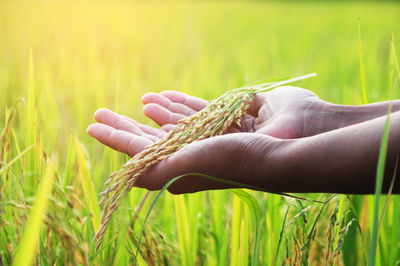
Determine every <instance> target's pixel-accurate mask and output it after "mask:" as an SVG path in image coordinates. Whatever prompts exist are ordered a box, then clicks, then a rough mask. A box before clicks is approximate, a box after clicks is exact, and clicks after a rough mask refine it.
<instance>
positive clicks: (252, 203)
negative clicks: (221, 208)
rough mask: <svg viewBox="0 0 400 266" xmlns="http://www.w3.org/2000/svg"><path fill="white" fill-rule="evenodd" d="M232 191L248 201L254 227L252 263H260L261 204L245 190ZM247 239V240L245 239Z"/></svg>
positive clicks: (244, 200)
mask: <svg viewBox="0 0 400 266" xmlns="http://www.w3.org/2000/svg"><path fill="white" fill-rule="evenodd" d="M230 192H231V193H233V194H234V195H236V196H238V197H239V198H240V199H241V200H242V201H243V202H245V203H246V205H247V206H248V208H249V210H250V214H251V218H252V220H251V221H252V224H253V228H254V245H253V253H252V260H251V265H259V264H260V262H259V250H260V206H259V204H258V202H257V200H256V198H255V197H253V196H252V195H251V194H250V193H248V192H246V191H244V190H240V189H238V190H236V189H235V190H233V189H232V190H230ZM245 241H246V240H245Z"/></svg>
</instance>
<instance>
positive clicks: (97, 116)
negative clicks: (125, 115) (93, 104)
mask: <svg viewBox="0 0 400 266" xmlns="http://www.w3.org/2000/svg"><path fill="white" fill-rule="evenodd" d="M110 113H111V114H112V113H114V112H113V111H111V110H110V109H107V108H100V109H98V110H96V112H94V119H95V120H96V121H99V120H101V119H102V118H103V117H105V116H106V115H108V114H110Z"/></svg>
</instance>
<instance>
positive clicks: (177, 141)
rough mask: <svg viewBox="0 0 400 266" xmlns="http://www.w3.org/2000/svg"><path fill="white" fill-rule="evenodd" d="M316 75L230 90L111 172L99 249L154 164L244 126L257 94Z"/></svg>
mask: <svg viewBox="0 0 400 266" xmlns="http://www.w3.org/2000/svg"><path fill="white" fill-rule="evenodd" d="M315 75H316V74H315V73H313V74H308V75H304V76H300V77H297V78H293V79H288V80H284V81H278V82H272V83H266V84H260V85H255V86H251V87H243V88H238V89H234V90H230V91H227V92H226V93H225V94H223V95H222V96H220V97H219V98H217V99H216V100H214V101H211V102H210V103H209V104H208V105H207V106H206V107H205V108H204V109H202V110H201V111H199V112H197V113H195V114H193V115H191V116H189V117H186V118H184V119H182V120H180V121H179V122H178V123H177V124H176V125H175V126H174V127H173V128H172V129H171V130H170V131H169V132H168V133H167V134H166V135H165V136H164V137H163V138H161V139H160V140H159V141H157V142H155V143H153V144H150V145H148V146H147V147H146V148H145V149H144V150H143V151H142V152H140V153H138V154H136V155H135V156H134V157H132V158H131V159H130V160H129V161H128V162H126V163H125V164H124V165H123V166H122V167H121V168H120V169H119V170H118V171H116V172H114V173H112V174H111V175H110V177H109V179H108V180H107V181H106V182H105V186H106V187H108V188H107V189H106V190H105V191H103V192H101V193H100V195H101V196H102V198H101V200H100V203H99V204H100V205H103V204H104V209H103V212H102V214H101V219H100V223H101V224H100V227H99V230H98V231H97V233H96V235H95V237H94V241H95V242H96V249H97V250H98V249H99V247H100V246H101V243H102V241H103V238H104V234H105V232H106V230H107V227H108V225H109V223H110V221H111V217H112V215H113V213H114V212H115V211H116V210H117V209H118V207H119V204H120V202H121V200H122V198H123V197H124V196H125V195H126V194H127V193H128V192H129V191H130V190H131V189H132V187H133V186H134V185H135V182H136V180H137V179H138V178H139V177H140V176H141V175H142V174H143V173H144V172H146V171H147V170H148V169H149V168H150V167H151V166H153V165H155V164H157V163H158V162H160V161H162V160H165V159H167V158H168V157H169V156H171V155H173V154H174V153H175V152H177V151H179V150H180V149H182V148H183V147H185V146H186V145H188V144H190V143H192V142H195V141H200V140H203V139H206V138H210V137H213V136H218V135H221V134H223V133H224V132H225V131H226V130H227V129H228V128H229V127H230V126H231V125H232V124H233V123H235V124H238V125H240V121H241V118H242V117H243V115H244V114H245V113H246V111H247V109H248V108H249V107H250V104H251V102H252V100H253V99H254V96H255V95H256V93H258V92H261V91H266V90H269V89H272V88H275V87H278V86H280V85H284V84H287V83H290V82H294V81H298V80H302V79H305V78H309V77H312V76H315Z"/></svg>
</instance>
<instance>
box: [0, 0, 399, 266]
mask: <svg viewBox="0 0 400 266" xmlns="http://www.w3.org/2000/svg"><path fill="white" fill-rule="evenodd" d="M391 36H392V37H391ZM392 39H393V41H391V40H392ZM360 44H361V47H362V48H361V47H360ZM395 49H396V50H397V51H398V53H400V52H399V51H400V3H398V2H397V3H396V2H352V3H349V2H346V1H343V2H330V1H329V2H323V1H311V2H303V1H300V2H296V1H283V2H278V1H276V2H269V1H234V2H228V1H215V2H213V1H177V2H175V1H172V2H169V1H105V0H104V1H95V0H93V1H11V0H5V1H0V93H1V94H0V95H1V97H0V132H1V133H0V134H1V135H0V265H11V264H14V265H30V264H35V265H82V264H83V265H135V264H139V265H368V264H369V265H382V266H386V265H400V197H399V195H389V196H387V195H382V196H380V208H379V212H376V210H377V208H376V207H375V206H374V196H373V195H372V196H351V195H331V194H301V195H298V196H301V197H305V198H308V199H312V200H317V201H321V202H324V203H323V204H322V203H317V202H312V201H304V200H296V199H293V198H287V197H282V196H280V195H273V194H268V193H263V192H259V191H251V190H245V189H241V190H238V189H235V190H223V191H206V192H198V193H194V194H185V195H172V194H170V193H168V192H167V191H165V192H160V193H159V192H157V191H153V192H150V193H149V194H146V190H144V189H140V188H133V189H132V190H131V192H130V193H129V195H128V196H127V197H126V198H125V199H124V200H123V202H122V204H121V206H120V208H119V210H118V211H117V212H116V214H115V215H114V216H113V219H112V222H111V225H110V227H109V229H108V231H107V233H106V236H105V239H104V242H103V245H102V246H101V248H100V249H99V250H97V251H96V245H95V243H94V242H93V237H94V234H95V231H96V230H97V229H98V228H99V225H100V213H101V211H102V208H101V207H99V206H98V202H99V200H100V196H98V193H99V192H101V191H103V190H104V189H105V186H104V184H103V183H104V181H105V180H106V179H107V178H108V176H109V174H110V173H112V172H114V171H115V170H117V169H118V168H119V167H120V166H121V165H122V164H123V163H125V162H126V161H127V160H128V157H127V156H126V155H123V154H119V153H117V152H115V151H113V150H111V149H110V148H106V147H105V146H103V145H101V144H99V143H98V142H96V141H95V140H94V139H92V138H91V137H89V136H88V135H87V134H86V132H85V130H86V128H87V126H88V125H89V124H90V123H92V122H93V121H94V119H93V113H94V112H95V110H97V109H99V108H103V107H105V108H109V109H112V110H114V111H116V112H119V113H121V114H124V115H127V116H130V117H133V118H135V119H136V120H138V121H139V122H142V123H146V124H149V125H151V126H155V124H154V123H153V122H151V121H150V120H149V119H148V118H146V117H145V116H144V115H143V113H142V103H141V96H142V95H143V94H144V93H147V92H160V91H163V90H178V91H183V92H186V93H188V94H191V95H194V96H197V97H202V98H205V99H207V100H211V99H215V98H217V97H218V96H220V95H221V94H222V93H224V92H225V91H227V90H229V89H233V88H237V87H241V86H244V85H246V84H249V83H252V84H254V83H257V82H259V83H261V82H265V81H269V80H278V79H286V78H288V77H294V76H299V75H303V74H307V73H312V72H316V73H317V74H318V75H317V76H316V77H314V78H310V79H307V80H304V81H302V82H298V83H295V85H296V86H300V87H303V88H306V89H309V90H311V91H313V92H315V93H316V94H317V95H318V96H319V97H321V98H322V99H324V100H326V101H330V102H334V103H338V104H349V105H358V104H363V103H366V102H376V101H383V100H388V99H389V97H390V96H389V93H388V92H389V90H390V88H391V87H393V93H392V97H393V98H400V82H399V77H398V76H397V75H396V71H395V70H394V69H395V65H396V62H395V61H396V60H394V58H395V55H394V50H395ZM397 58H399V59H400V57H399V54H397ZM360 59H361V60H360ZM364 82H365V87H364V86H363V85H362V84H364ZM393 84H394V85H393ZM363 88H365V89H366V92H367V97H364V98H363V97H362V89H363ZM157 199H158V200H157ZM153 202H154V203H155V205H154V208H153V209H152V210H151V212H149V211H150V207H151V205H152V203H153ZM147 214H149V217H148V219H147V220H145V217H146V215H147ZM374 214H376V215H379V219H380V220H379V221H380V223H379V224H380V226H379V236H378V239H377V241H376V242H375V243H376V244H377V248H376V250H374V249H373V246H374V245H373V244H374V240H373V239H374V238H373V235H374V231H375V232H377V229H378V228H377V227H376V226H375V227H374V226H373V220H374V219H373V218H374ZM139 240H140V244H139Z"/></svg>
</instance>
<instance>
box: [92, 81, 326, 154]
mask: <svg viewBox="0 0 400 266" xmlns="http://www.w3.org/2000/svg"><path fill="white" fill-rule="evenodd" d="M142 101H143V103H144V107H143V112H144V114H145V115H146V116H148V117H149V118H150V119H152V120H153V121H154V122H156V123H157V124H158V125H159V126H160V128H154V127H150V126H148V125H144V124H141V123H139V122H137V121H135V120H133V119H131V118H128V117H126V116H123V115H119V114H116V113H114V112H112V111H110V110H108V109H100V110H98V111H97V112H96V113H95V119H96V120H97V122H98V123H96V124H92V125H90V126H89V128H88V133H89V134H90V135H91V136H92V137H94V138H96V139H97V140H99V141H100V142H101V143H103V144H105V145H107V146H109V147H111V148H113V149H115V150H117V151H120V152H124V153H126V154H128V155H129V156H134V155H135V154H136V153H139V152H140V151H142V150H143V149H144V147H145V146H147V145H149V144H151V143H153V142H155V141H157V140H158V139H160V138H161V137H162V136H164V135H165V134H166V133H167V132H168V131H169V130H170V129H171V128H172V127H173V126H174V125H175V124H177V123H178V121H179V120H180V119H182V118H185V117H187V116H190V115H192V114H194V113H196V112H198V111H200V110H201V109H203V108H204V107H205V106H206V105H207V101H206V100H204V99H201V98H197V97H193V96H189V95H187V94H184V93H182V92H176V91H164V92H161V93H160V94H157V93H148V94H145V95H144V96H143V98H142ZM323 104H324V102H323V101H322V100H320V99H319V98H318V97H317V96H316V95H315V94H313V93H312V92H310V91H308V90H304V89H301V88H297V87H289V86H285V87H279V88H276V89H274V90H272V91H269V92H264V93H259V94H257V95H256V96H255V99H254V100H253V102H252V104H251V106H250V108H249V110H248V113H247V114H246V115H244V117H243V119H242V121H241V125H240V126H232V127H230V128H229V129H228V130H227V132H226V133H239V132H254V133H258V134H264V135H269V136H273V137H276V138H299V137H303V136H307V135H308V133H307V131H306V124H307V123H308V122H309V121H308V120H310V119H311V118H312V114H313V113H315V109H316V108H321V109H322V106H323Z"/></svg>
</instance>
